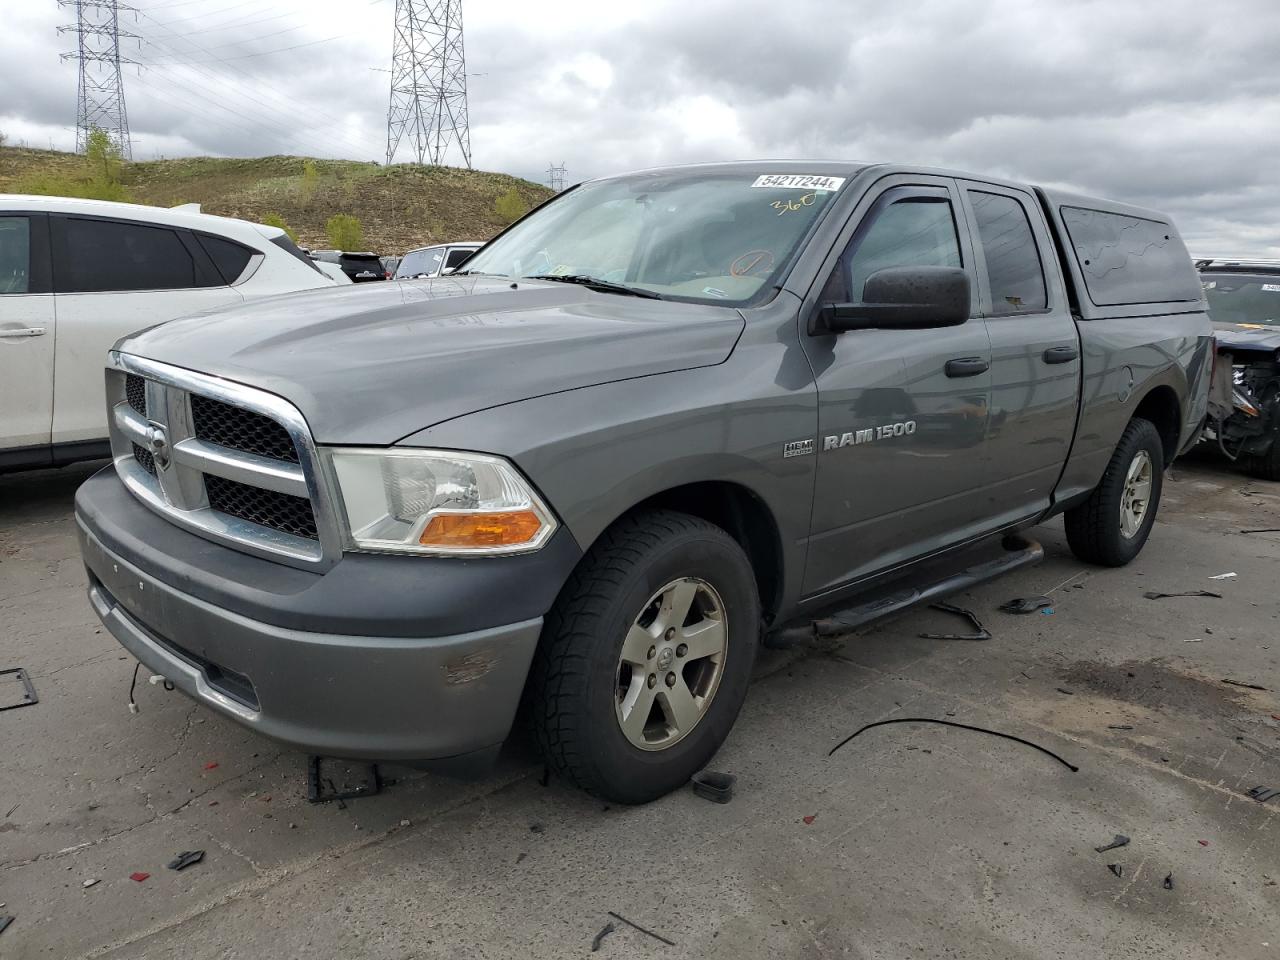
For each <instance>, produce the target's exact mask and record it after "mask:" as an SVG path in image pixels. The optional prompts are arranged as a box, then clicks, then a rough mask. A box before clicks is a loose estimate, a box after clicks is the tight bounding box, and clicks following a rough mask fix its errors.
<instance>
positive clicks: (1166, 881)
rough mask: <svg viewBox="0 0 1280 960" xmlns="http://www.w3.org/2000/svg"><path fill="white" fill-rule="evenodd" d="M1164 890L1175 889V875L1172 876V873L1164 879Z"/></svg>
mask: <svg viewBox="0 0 1280 960" xmlns="http://www.w3.org/2000/svg"><path fill="white" fill-rule="evenodd" d="M1164 888H1165V889H1166V890H1172V889H1173V874H1172V873H1169V874H1165V878H1164Z"/></svg>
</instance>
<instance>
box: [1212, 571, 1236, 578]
mask: <svg viewBox="0 0 1280 960" xmlns="http://www.w3.org/2000/svg"><path fill="white" fill-rule="evenodd" d="M1235 577H1236V574H1235V572H1234V571H1233V572H1231V573H1219V574H1215V575H1214V576H1212V577H1210V578H1209V579H1210V580H1234V579H1235Z"/></svg>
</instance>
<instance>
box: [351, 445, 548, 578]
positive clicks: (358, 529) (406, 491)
mask: <svg viewBox="0 0 1280 960" xmlns="http://www.w3.org/2000/svg"><path fill="white" fill-rule="evenodd" d="M327 454H328V458H329V462H330V464H332V466H333V474H334V476H336V477H337V480H338V486H339V488H340V492H341V495H342V505H343V512H344V513H345V519H346V534H347V538H348V540H349V542H350V545H351V546H352V547H353V548H355V549H357V550H370V551H378V552H393V553H420V554H446V555H465V556H476V555H480V556H486V555H488V556H491V555H498V554H509V553H527V552H529V551H531V550H537V549H538V548H539V547H541V546H542V545H543V544H544V543H546V542H547V540H548V539H549V538H550V536H551V534H553V533H554V532H555V529H556V520H555V518H554V517H553V516H552V515H551V511H550V510H548V509H547V507H546V505H545V504H544V503H543V502H542V501H541V500H540V499H539V498H538V495H537V494H536V493H534V492H533V489H532V488H531V487H530V486H529V484H528V483H527V482H526V481H525V479H524V478H523V477H522V476H520V474H519V472H518V471H517V470H516V468H515V467H513V466H512V465H511V464H510V463H508V462H507V461H506V460H503V459H502V458H501V457H489V456H485V455H483V454H479V453H458V452H455V451H452V450H414V449H409V448H405V449H395V448H390V449H385V450H384V449H378V450H369V449H351V448H331V449H329V450H328V451H327Z"/></svg>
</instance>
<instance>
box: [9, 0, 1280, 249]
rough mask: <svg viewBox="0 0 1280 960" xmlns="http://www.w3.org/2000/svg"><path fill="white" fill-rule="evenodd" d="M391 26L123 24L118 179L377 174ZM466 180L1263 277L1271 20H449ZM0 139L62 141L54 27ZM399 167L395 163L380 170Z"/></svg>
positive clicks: (318, 11) (383, 4)
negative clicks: (875, 200)
mask: <svg viewBox="0 0 1280 960" xmlns="http://www.w3.org/2000/svg"><path fill="white" fill-rule="evenodd" d="M394 5H395V0H372V2H369V0H343V2H339V0H177V2H167V0H136V2H135V3H134V4H133V6H135V7H136V8H137V10H138V13H137V14H136V15H134V14H123V15H122V25H123V27H124V29H127V30H128V31H130V32H132V33H135V34H137V35H138V36H139V37H140V38H141V40H140V41H132V40H130V41H127V42H126V43H125V44H124V47H123V53H124V55H126V56H128V57H131V58H132V59H135V60H137V61H139V63H140V64H142V66H139V67H130V68H128V70H127V72H126V76H125V89H126V99H127V103H128V109H129V119H130V125H131V127H132V131H133V137H134V155H135V158H136V159H149V158H152V157H154V156H157V155H163V156H175V155H179V154H219V155H235V156H258V155H263V154H271V153H292V154H309V155H316V156H340V157H347V158H353V159H365V160H378V161H381V160H382V159H383V158H384V155H385V122H386V112H387V100H388V85H389V74H388V73H387V67H388V66H389V61H390V57H391V42H392V22H393V12H394ZM463 5H464V6H463V9H464V16H465V26H466V48H467V65H468V70H469V72H470V74H471V76H470V77H469V81H468V84H469V95H470V111H471V139H472V152H473V161H474V164H475V166H477V167H479V168H481V169H488V170H501V171H505V172H509V173H515V174H518V175H521V176H525V177H528V178H530V179H533V180H541V181H545V180H546V168H547V165H548V163H550V162H552V161H555V162H560V161H563V162H564V163H565V164H566V165H567V167H568V177H569V181H570V182H576V181H577V180H581V179H586V178H588V177H592V176H599V175H602V174H608V173H611V172H619V171H622V170H627V169H634V168H637V167H643V166H650V165H653V164H659V163H669V162H680V161H696V160H714V159H731V158H732V159H736V158H751V157H806V158H842V159H851V160H867V161H870V160H897V161H910V162H920V163H928V164H932V165H941V166H948V167H957V168H961V169H967V170H974V171H987V172H992V173H998V174H1001V175H1005V176H1009V177H1014V178H1018V179H1025V180H1029V181H1032V182H1036V183H1043V184H1051V185H1062V186H1068V187H1071V188H1073V189H1077V190H1080V191H1083V192H1088V193H1096V194H1101V195H1104V196H1109V197H1114V198H1117V199H1123V200H1128V201H1130V202H1133V203H1138V204H1142V205H1147V206H1153V207H1156V208H1159V209H1162V210H1165V211H1167V212H1169V213H1172V214H1173V215H1174V217H1175V218H1176V219H1177V222H1178V224H1179V226H1180V228H1181V230H1182V232H1183V234H1184V235H1185V236H1186V238H1187V240H1188V245H1189V246H1190V247H1191V249H1192V251H1193V252H1195V253H1200V254H1215V253H1216V254H1225V255H1252V256H1271V257H1280V53H1278V52H1277V51H1278V50H1280V3H1277V2H1275V0H1219V2H1217V3H1205V2H1203V0H1194V2H1193V0H1151V2H1148V0H1106V2H1094V0H918V2H910V0H900V2H897V3H886V2H882V0H825V2H820V0H788V2H786V3H778V2H762V0H695V2H690V0H681V2H667V0H649V2H647V3H644V4H637V3H620V2H611V3H610V2H605V0H559V2H556V3H528V2H514V0H463ZM9 6H12V7H13V9H7V10H6V25H5V30H4V32H3V34H2V35H0V132H3V133H5V134H7V135H8V137H9V139H10V140H11V141H20V140H25V141H27V142H28V143H29V144H30V145H32V146H48V145H49V144H50V143H52V144H53V145H54V146H56V147H59V148H70V147H72V146H73V145H74V141H75V130H74V124H75V109H76V99H75V98H76V70H75V64H74V63H73V62H62V61H60V60H59V53H60V52H62V51H66V50H70V49H73V47H74V43H75V38H74V35H68V34H62V35H59V34H58V32H57V27H58V25H59V24H62V23H66V22H68V20H69V19H70V18H73V16H74V15H73V14H72V12H71V11H69V10H67V9H65V8H59V7H58V6H57V4H56V2H55V0H26V2H24V3H22V4H20V5H19V4H16V3H14V4H10V5H9ZM397 159H407V153H402V154H401V155H399V156H398V157H397Z"/></svg>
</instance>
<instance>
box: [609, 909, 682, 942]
mask: <svg viewBox="0 0 1280 960" xmlns="http://www.w3.org/2000/svg"><path fill="white" fill-rule="evenodd" d="M609 916H611V917H613V919H615V920H621V921H622V922H623V923H625V924H626V925H627V926H628V927H631V928H632V929H633V930H639V931H640V932H641V933H644V934H647V935H649V936H651V937H653V939H655V940H661V941H662V942H663V943H665V944H666V945H667V946H668V947H674V946H675V945H676V944H675V941H674V940H668V939H667V938H666V937H664V936H662V935H661V934H657V933H654V932H653V931H652V930H646V929H645V928H644V927H642V926H640V924H638V923H632V922H631V921H630V920H628V919H627V918H626V917H624V916H623V915H622V914H620V913H614V912H613V911H612V910H610V911H609Z"/></svg>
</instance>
